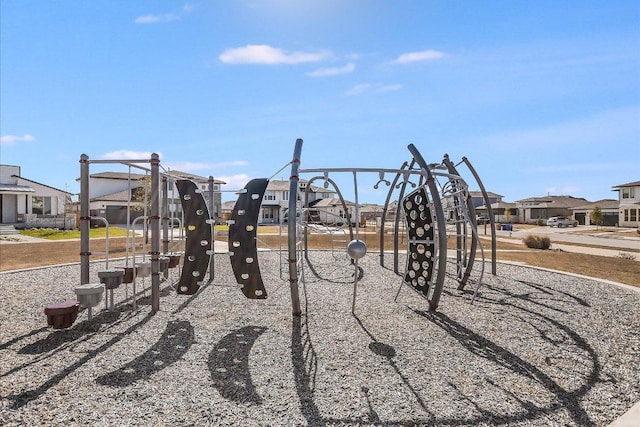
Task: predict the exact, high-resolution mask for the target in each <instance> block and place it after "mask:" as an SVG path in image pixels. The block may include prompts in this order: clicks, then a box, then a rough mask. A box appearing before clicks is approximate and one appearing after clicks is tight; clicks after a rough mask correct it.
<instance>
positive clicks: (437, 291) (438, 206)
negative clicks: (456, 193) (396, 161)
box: [407, 144, 447, 310]
mask: <svg viewBox="0 0 640 427" xmlns="http://www.w3.org/2000/svg"><path fill="white" fill-rule="evenodd" d="M407 148H408V149H409V152H411V155H413V159H414V160H415V161H416V163H417V164H418V166H420V168H421V169H422V173H423V174H425V175H426V177H427V178H426V183H425V185H424V186H422V187H421V188H425V187H426V188H428V190H429V194H430V195H431V202H430V203H431V204H432V205H433V213H434V214H435V218H434V225H435V227H436V229H437V234H435V235H434V238H435V239H436V244H437V245H436V246H435V249H436V250H437V254H436V259H437V261H438V264H437V275H436V279H435V281H434V285H433V293H432V294H431V299H430V300H429V308H430V309H431V310H435V309H436V308H437V307H438V303H439V301H440V295H441V294H442V287H443V286H444V278H445V274H446V270H447V230H446V228H445V223H446V222H445V218H444V211H443V210H442V202H441V200H440V193H439V191H438V187H437V185H436V182H435V179H434V178H433V175H432V174H431V171H430V170H429V165H427V162H425V160H424V158H423V157H422V154H420V151H418V149H417V148H416V147H415V146H414V145H413V144H409V145H408V146H407ZM425 194H426V193H425ZM409 262H410V261H409Z"/></svg>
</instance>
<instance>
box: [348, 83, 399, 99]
mask: <svg viewBox="0 0 640 427" xmlns="http://www.w3.org/2000/svg"><path fill="white" fill-rule="evenodd" d="M400 89H402V85H401V84H392V85H385V84H382V83H376V84H371V83H361V84H359V85H355V86H354V87H352V88H351V89H349V90H348V91H347V92H346V94H347V95H348V96H353V95H360V94H361V93H363V92H366V91H376V92H391V91H395V90H400Z"/></svg>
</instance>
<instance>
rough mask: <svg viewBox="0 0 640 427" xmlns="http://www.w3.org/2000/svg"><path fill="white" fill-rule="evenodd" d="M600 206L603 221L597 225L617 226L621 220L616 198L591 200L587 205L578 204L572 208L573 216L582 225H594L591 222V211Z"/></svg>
mask: <svg viewBox="0 0 640 427" xmlns="http://www.w3.org/2000/svg"><path fill="white" fill-rule="evenodd" d="M596 206H597V207H598V208H600V212H602V223H601V224H597V225H608V226H617V225H618V223H619V222H620V221H619V215H618V201H617V200H614V199H602V200H598V201H597V202H590V203H587V204H586V205H581V206H576V207H574V208H572V209H571V210H572V211H573V218H574V219H575V220H576V221H578V224H580V225H593V224H592V223H591V212H592V211H593V209H595V207H596Z"/></svg>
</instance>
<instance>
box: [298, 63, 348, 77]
mask: <svg viewBox="0 0 640 427" xmlns="http://www.w3.org/2000/svg"><path fill="white" fill-rule="evenodd" d="M355 69H356V66H355V64H354V63H353V62H350V63H348V64H347V65H345V66H344V67H334V68H320V69H318V70H315V71H312V72H310V73H307V76H309V77H327V76H337V75H339V74H347V73H352V72H353V70H355Z"/></svg>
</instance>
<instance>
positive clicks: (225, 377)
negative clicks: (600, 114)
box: [0, 251, 640, 426]
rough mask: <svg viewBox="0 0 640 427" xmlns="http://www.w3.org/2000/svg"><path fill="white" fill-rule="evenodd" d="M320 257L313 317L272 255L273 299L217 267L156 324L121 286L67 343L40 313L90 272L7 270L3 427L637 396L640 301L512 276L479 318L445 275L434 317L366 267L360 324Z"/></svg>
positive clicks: (482, 413) (335, 259) (560, 414)
mask: <svg viewBox="0 0 640 427" xmlns="http://www.w3.org/2000/svg"><path fill="white" fill-rule="evenodd" d="M310 261H311V266H312V267H313V268H310V266H307V267H305V270H304V275H305V279H306V280H305V283H304V286H302V285H301V299H302V305H303V315H302V316H301V317H294V316H292V315H291V300H290V294H289V286H288V280H285V279H282V278H281V277H280V276H281V275H280V274H279V266H280V258H279V255H278V253H277V252H261V253H260V254H259V262H260V266H261V270H262V274H263V278H264V282H265V285H266V287H267V292H268V294H269V296H268V298H267V299H266V300H247V299H245V298H244V296H243V295H242V293H241V291H240V290H239V286H238V285H236V284H235V280H234V279H233V273H232V271H231V267H230V263H229V260H228V257H227V256H226V255H223V254H219V255H216V259H215V262H216V278H215V280H214V281H213V283H212V284H210V285H207V286H205V287H203V288H202V289H201V291H200V292H199V293H198V294H196V295H195V296H194V297H188V296H183V295H177V294H176V293H175V292H173V290H172V289H171V287H170V285H171V284H173V283H175V282H176V281H177V280H178V274H179V271H178V269H172V270H170V276H169V279H168V280H167V281H165V282H163V283H162V284H161V288H162V298H161V301H160V311H159V312H158V313H156V314H155V315H152V314H151V310H150V305H149V299H148V298H147V297H148V295H149V292H148V290H147V293H146V296H147V297H145V295H143V294H142V293H139V294H138V295H137V296H136V298H137V302H138V306H137V310H136V311H132V310H131V298H129V299H127V298H126V296H127V293H128V296H129V297H131V292H132V289H131V286H130V285H129V287H128V290H127V287H126V286H125V285H122V286H121V287H120V288H118V289H117V290H116V291H115V299H116V303H117V305H116V309H115V310H114V311H108V310H105V309H104V302H103V303H101V304H100V305H99V306H98V307H96V308H94V310H93V317H92V319H91V320H87V312H86V311H82V312H81V313H80V315H79V317H78V320H77V321H76V322H75V323H74V325H73V327H71V328H69V329H66V330H59V331H55V330H53V329H49V328H48V327H47V324H46V317H45V315H44V312H43V310H44V306H45V305H46V304H49V303H52V302H56V301H61V300H67V299H75V294H74V292H73V288H74V286H75V285H76V284H78V283H79V278H80V267H79V265H78V264H75V265H68V266H58V267H51V268H45V269H35V270H29V271H20V272H8V273H1V274H0V288H1V292H0V325H2V327H1V328H0V396H1V399H2V400H1V402H0V425H3V426H12V425H92V426H101V425H105V426H110V425H176V426H187V425H197V426H203V425H234V426H235V425H242V426H275V425H283V426H302V425H314V426H325V425H326V426H350V425H377V426H414V425H442V426H467V425H468V426H490V425H508V426H556V425H557V426H565V425H567V426H590V425H593V426H604V425H607V424H608V423H610V422H611V421H613V420H614V419H616V418H617V417H619V416H620V415H622V414H623V413H624V412H626V411H627V410H628V409H629V408H630V407H631V406H632V405H633V404H634V403H636V402H637V401H638V400H640V381H639V378H640V363H639V362H638V361H639V360H640V334H638V330H640V310H638V307H640V293H639V292H634V291H631V290H628V289H624V288H619V287H617V286H614V285H611V284H607V283H602V282H598V281H595V280H587V279H583V278H576V277H573V276H569V275H563V274H558V273H552V272H544V271H539V270H535V269H530V268H526V267H522V266H516V265H506V264H499V265H498V275H497V276H491V275H489V274H486V275H485V284H484V286H483V287H482V289H481V293H480V294H479V296H478V298H477V299H476V301H475V303H473V304H471V302H470V301H471V295H470V294H469V293H462V292H460V291H457V290H456V289H455V288H456V283H455V282H454V281H453V280H452V279H447V282H446V285H445V292H444V294H443V296H442V299H441V301H440V307H439V308H438V311H437V312H436V313H431V312H429V311H428V304H427V302H426V301H425V300H424V299H423V298H422V297H421V296H419V295H418V294H417V293H415V292H414V291H413V290H411V289H409V288H408V287H404V288H403V289H402V291H401V292H400V295H399V297H398V300H397V302H394V296H395V294H396V291H397V290H398V286H399V283H400V282H399V281H400V278H399V277H398V276H396V275H395V274H394V273H393V272H391V271H390V270H389V269H386V268H382V267H380V265H379V262H378V257H377V256H376V255H375V254H370V255H368V256H366V257H365V258H363V259H362V260H360V265H361V267H362V268H363V271H364V275H363V277H362V280H361V281H360V283H359V285H358V294H357V302H356V311H355V312H356V315H355V316H354V315H352V314H351V302H352V295H353V284H352V277H353V276H352V274H353V266H350V265H349V262H348V261H347V260H346V257H345V256H344V255H340V256H338V255H334V254H332V253H331V252H328V251H314V252H311V253H310ZM113 265H114V264H113V263H112V266H113ZM285 265H286V264H285ZM103 268H104V265H102V264H101V263H93V264H91V281H92V282H93V281H97V272H98V270H100V269H103ZM283 277H286V275H283ZM147 282H150V280H149V279H147ZM146 287H147V289H148V288H149V287H150V284H149V283H146Z"/></svg>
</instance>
